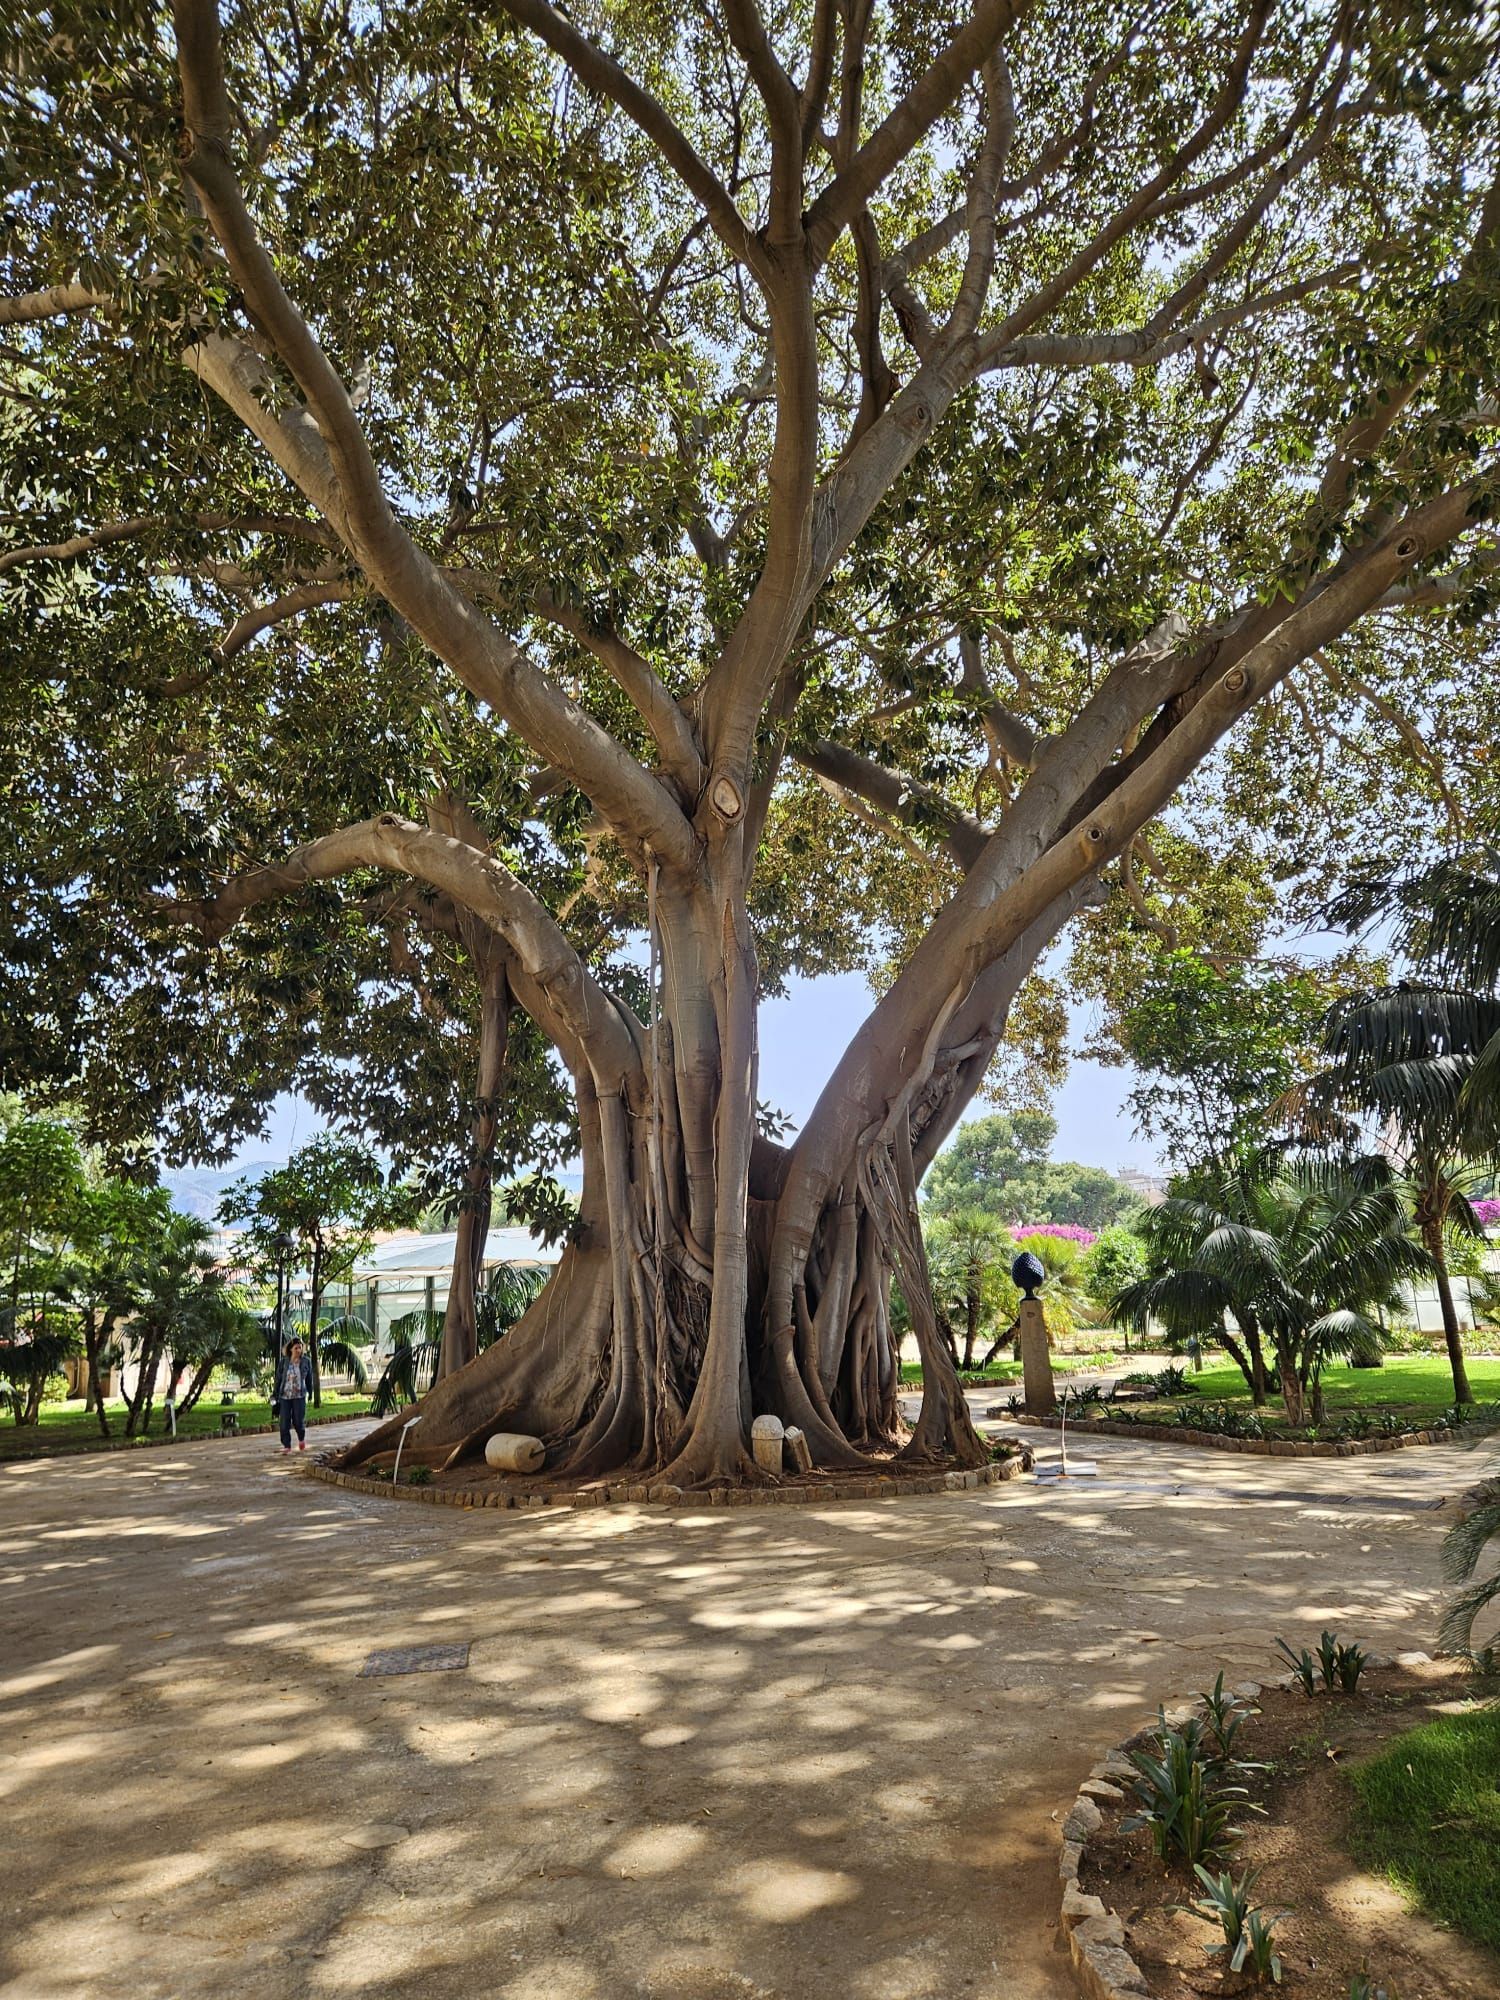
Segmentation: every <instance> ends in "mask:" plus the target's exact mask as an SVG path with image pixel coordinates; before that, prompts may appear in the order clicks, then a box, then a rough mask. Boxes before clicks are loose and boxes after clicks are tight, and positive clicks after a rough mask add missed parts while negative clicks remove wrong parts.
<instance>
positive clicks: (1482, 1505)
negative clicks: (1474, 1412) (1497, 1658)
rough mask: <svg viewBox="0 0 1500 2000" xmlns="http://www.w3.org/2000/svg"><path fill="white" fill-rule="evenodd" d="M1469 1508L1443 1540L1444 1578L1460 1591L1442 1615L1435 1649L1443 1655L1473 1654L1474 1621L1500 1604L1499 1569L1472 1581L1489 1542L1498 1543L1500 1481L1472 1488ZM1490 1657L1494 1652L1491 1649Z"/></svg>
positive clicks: (1488, 1482)
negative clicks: (1459, 1584)
mask: <svg viewBox="0 0 1500 2000" xmlns="http://www.w3.org/2000/svg"><path fill="white" fill-rule="evenodd" d="M1471 1500H1472V1503H1473V1504H1472V1505H1471V1507H1470V1510H1469V1512H1468V1513H1467V1514H1466V1515H1465V1516H1464V1518H1463V1519H1462V1520H1461V1521H1457V1522H1455V1523H1454V1525H1453V1526H1452V1527H1451V1528H1450V1529H1449V1530H1448V1533H1447V1535H1446V1536H1445V1537H1444V1539H1443V1574H1444V1575H1445V1576H1446V1577H1447V1579H1448V1581H1449V1582H1450V1583H1462V1584H1465V1585H1467V1588H1466V1589H1464V1590H1461V1591H1460V1592H1459V1593H1458V1595H1457V1596H1456V1597H1455V1598H1453V1600H1452V1601H1451V1602H1450V1603H1449V1605H1448V1608H1447V1609H1446V1611H1445V1612H1444V1613H1443V1622H1442V1625H1441V1626H1440V1627H1439V1629H1438V1645H1439V1647H1440V1648H1441V1650H1442V1651H1443V1652H1445V1653H1467V1654H1469V1655H1471V1656H1472V1655H1473V1652H1474V1621H1475V1619H1476V1618H1477V1617H1478V1616H1479V1614H1480V1612H1481V1611H1483V1610H1484V1609H1485V1608H1486V1606H1488V1605H1491V1604H1495V1603H1497V1602H1500V1569H1497V1570H1496V1571H1495V1572H1494V1574H1493V1575H1492V1576H1487V1577H1481V1578H1480V1580H1479V1581H1478V1582H1477V1583H1475V1582H1473V1581H1472V1578H1473V1575H1474V1572H1475V1570H1476V1569H1477V1568H1478V1567H1479V1558H1480V1557H1481V1556H1482V1555H1483V1553H1484V1551H1485V1548H1486V1547H1487V1545H1488V1544H1489V1543H1490V1542H1491V1541H1495V1540H1500V1479H1486V1480H1484V1481H1482V1482H1481V1484H1480V1485H1478V1486H1477V1487H1475V1488H1474V1491H1473V1494H1472V1495H1471ZM1491 1657H1493V1648H1491Z"/></svg>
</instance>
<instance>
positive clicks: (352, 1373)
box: [270, 1313, 371, 1389]
mask: <svg viewBox="0 0 1500 2000" xmlns="http://www.w3.org/2000/svg"><path fill="white" fill-rule="evenodd" d="M370 1338H371V1335H370V1329H369V1328H368V1327H367V1326H366V1325H365V1323H364V1321H363V1320H362V1319H360V1318H358V1317H357V1316H355V1315H354V1314H352V1313H336V1314H334V1315H333V1316H332V1317H331V1318H329V1319H320V1320H319V1321H318V1349H317V1359H318V1375H319V1378H320V1379H321V1378H322V1377H323V1376H324V1375H347V1376H348V1377H349V1379H350V1381H351V1382H353V1384H354V1386H355V1388H356V1389H363V1388H364V1386H365V1383H366V1382H367V1381H368V1379H369V1371H368V1370H367V1369H366V1367H365V1362H364V1356H363V1355H362V1354H361V1353H360V1351H359V1349H360V1347H363V1346H367V1345H368V1344H369V1341H370ZM275 1340H276V1334H275V1329H274V1327H273V1328H272V1329H271V1331H270V1341H271V1345H272V1347H273V1349H274V1346H275ZM294 1340H300V1341H301V1342H302V1343H303V1344H304V1346H306V1347H307V1349H308V1352H309V1353H311V1352H312V1343H311V1341H310V1340H309V1337H308V1327H307V1318H306V1315H305V1314H304V1315H299V1317H298V1318H296V1319H294V1320H293V1321H292V1323H291V1325H290V1327H289V1328H288V1329H287V1343H288V1345H290V1344H291V1342H292V1341H294Z"/></svg>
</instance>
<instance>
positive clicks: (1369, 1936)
mask: <svg viewBox="0 0 1500 2000" xmlns="http://www.w3.org/2000/svg"><path fill="white" fill-rule="evenodd" d="M1472 1691H1473V1683H1472V1681H1470V1680H1469V1678H1468V1677H1467V1676H1466V1675H1465V1674H1464V1673H1463V1672H1462V1671H1461V1670H1460V1669H1458V1668H1457V1667H1454V1666H1451V1665H1446V1664H1441V1663H1434V1664H1432V1665H1429V1666H1423V1667H1414V1668H1395V1667H1392V1668H1384V1669H1380V1670H1375V1671H1367V1672H1366V1673H1365V1674H1364V1676H1363V1677H1362V1679H1361V1682H1360V1689H1359V1693H1358V1694H1357V1695H1354V1696H1345V1695H1332V1694H1326V1693H1319V1694H1318V1695H1316V1696H1314V1697H1313V1698H1312V1700H1308V1698H1307V1697H1306V1696H1305V1695H1303V1694H1302V1692H1301V1691H1300V1689H1298V1690H1295V1691H1286V1690H1281V1689H1275V1688H1266V1689H1265V1690H1264V1692H1263V1693H1262V1695H1261V1697H1260V1699H1259V1701H1258V1703H1257V1704H1256V1705H1257V1707H1258V1708H1259V1710H1260V1713H1259V1715H1257V1716H1255V1717H1254V1718H1252V1720H1251V1721H1249V1722H1248V1723H1246V1725H1245V1727H1244V1729H1243V1730H1242V1732H1241V1734H1240V1737H1239V1740H1238V1743H1237V1744H1236V1749H1237V1750H1238V1751H1240V1753H1241V1754H1242V1755H1244V1756H1245V1757H1247V1758H1250V1759H1253V1760H1255V1761H1256V1762H1258V1763H1264V1764H1265V1765H1267V1766H1268V1767H1269V1768H1267V1769H1265V1770H1260V1771H1253V1772H1251V1773H1250V1774H1249V1775H1248V1777H1247V1778H1246V1780H1245V1783H1246V1787H1247V1790H1248V1792H1249V1795H1250V1799H1251V1800H1252V1801H1254V1802H1255V1803H1256V1804H1258V1805H1261V1806H1263V1807H1264V1808H1265V1814H1264V1817H1262V1816H1261V1815H1260V1814H1255V1813H1246V1814H1244V1815H1243V1816H1242V1819H1241V1824H1242V1825H1243V1826H1244V1829H1245V1833H1244V1838H1243V1840H1242V1841H1241V1842H1240V1844H1239V1846H1238V1848H1237V1849H1236V1851H1235V1855H1234V1859H1233V1862H1232V1863H1231V1872H1232V1873H1233V1874H1234V1875H1235V1876H1236V1877H1238V1875H1239V1873H1240V1871H1241V1870H1242V1869H1243V1868H1245V1867H1247V1866H1250V1867H1255V1868H1258V1869H1259V1870H1260V1871H1261V1873H1260V1879H1259V1881H1258V1882H1257V1883H1256V1886H1255V1892H1254V1900H1255V1902H1256V1903H1257V1904H1258V1905H1259V1907H1260V1908H1262V1909H1265V1910H1278V1911H1285V1912H1286V1914H1285V1915H1283V1916H1282V1917H1281V1918H1280V1920H1279V1921H1278V1923H1277V1925H1276V1931H1275V1938H1276V1945H1277V1950H1278V1953H1279V1956H1280V1958H1281V1962H1282V1988H1281V1990H1282V1991H1284V1992H1286V1993H1288V1994H1291V1995H1294V1996H1296V2000H1347V1995H1348V1992H1349V1983H1350V1981H1351V1979H1352V1978H1353V1977H1354V1976H1355V1974H1356V1973H1359V1972H1366V1971H1367V1972H1368V1973H1369V1974H1370V1976H1371V1977H1372V1979H1373V1980H1374V1981H1375V1983H1376V1985H1377V1986H1384V1987H1385V1988H1387V1990H1388V1991H1389V1992H1390V1993H1391V1995H1392V1996H1395V1995H1396V1994H1399V1995H1400V1996H1401V2000H1495V1996H1496V1995H1500V1957H1497V1956H1496V1955H1495V1954H1493V1953H1491V1952H1489V1951H1486V1950H1484V1949H1483V1948H1482V1947H1481V1946H1479V1945H1475V1944H1471V1943H1469V1942H1467V1941H1466V1940H1465V1939H1463V1938H1460V1937H1457V1936H1456V1935H1455V1934H1454V1933H1453V1932H1452V1931H1449V1930H1445V1929H1443V1928H1441V1927H1440V1926H1439V1925H1437V1924H1435V1923H1433V1922H1432V1921H1430V1920H1429V1919H1428V1918H1427V1917H1425V1916H1423V1915H1422V1914H1421V1913H1420V1912H1419V1911H1417V1910H1415V1909H1413V1908H1412V1907H1411V1906H1410V1905H1409V1903H1408V1902H1407V1900H1406V1898H1405V1897H1404V1896H1403V1895H1402V1894H1401V1892H1400V1891H1399V1890H1397V1889H1396V1888H1395V1887H1393V1886H1392V1884H1391V1883H1390V1882H1389V1881H1387V1880H1386V1879H1385V1877H1384V1876H1382V1875H1379V1874H1375V1873H1372V1872H1369V1871H1367V1870H1366V1869H1365V1868H1363V1867H1362V1866H1361V1865H1360V1864H1359V1863H1358V1862H1357V1861H1356V1860H1355V1859H1354V1858H1353V1853H1354V1847H1355V1843H1354V1840H1353V1837H1352V1821H1353V1819H1354V1815H1355V1810H1356V1802H1355V1799H1354V1793H1353V1787H1352V1786H1351V1785H1350V1783H1349V1780H1348V1776H1347V1773H1348V1770H1349V1769H1350V1767H1351V1766H1353V1765H1356V1764H1358V1763H1359V1762H1361V1761H1362V1760H1363V1759H1365V1758H1367V1757H1371V1756H1373V1755H1375V1753H1376V1752H1378V1751H1379V1750H1381V1749H1383V1748H1384V1747H1385V1746H1386V1745H1387V1744H1388V1743H1389V1742H1391V1740H1392V1739H1393V1738H1394V1737H1397V1736H1399V1735H1401V1734H1402V1733H1403V1732H1404V1731H1406V1730H1409V1729H1414V1728H1416V1727H1417V1726H1418V1725H1419V1724H1421V1723H1423V1722H1426V1721H1428V1720H1429V1719H1430V1718H1431V1717H1432V1716H1433V1715H1435V1714H1438V1713H1441V1712H1444V1711H1451V1710H1452V1709H1453V1707H1454V1706H1455V1705H1457V1704H1466V1703H1467V1702H1468V1701H1469V1700H1470V1699H1471V1698H1472ZM1131 1810H1132V1805H1131V1803H1130V1802H1129V1801H1128V1800H1127V1801H1126V1802H1125V1803H1124V1804H1121V1805H1115V1804H1113V1803H1112V1802H1111V1803H1109V1804H1108V1805H1107V1806H1105V1823H1104V1826H1103V1827H1102V1828H1101V1829H1100V1831H1099V1832H1098V1833H1096V1834H1091V1835H1090V1837H1089V1841H1088V1845H1087V1847H1086V1849H1085V1861H1084V1867H1083V1872H1082V1874H1081V1876H1080V1887H1081V1888H1083V1889H1086V1890H1088V1891H1089V1892H1091V1893H1092V1894H1094V1895H1096V1896H1102V1897H1103V1899H1104V1902H1105V1904H1106V1906H1107V1907H1109V1908H1111V1909H1114V1910H1117V1911H1118V1912H1119V1914H1120V1916H1121V1918H1122V1919H1123V1921H1124V1924H1125V1945H1126V1949H1127V1950H1128V1951H1129V1952H1130V1954H1131V1956H1132V1957H1133V1958H1134V1959H1135V1960H1136V1962H1137V1964H1138V1965H1139V1966H1140V1967H1141V1970H1142V1971H1143V1972H1144V1974H1145V1975H1146V1978H1147V1980H1148V1982H1149V1984H1150V1990H1151V1992H1152V1994H1153V1995H1154V1996H1157V2000H1200V1996H1203V1995H1219V1994H1223V1995H1226V1996H1227V1995H1239V1994H1246V1993H1252V1992H1259V1991H1271V1990H1274V1989H1271V1988H1257V1987H1253V1986H1251V1985H1249V1984H1248V1983H1247V1982H1246V1981H1245V1980H1243V1979H1242V1978H1239V1977H1237V1976H1235V1975H1233V1974H1230V1973H1228V1972H1227V1971H1226V1970H1225V1969H1223V1954H1222V1953H1221V1954H1220V1955H1219V1956H1218V1957H1217V1958H1212V1959H1211V1958H1209V1957H1207V1955H1206V1948H1207V1947H1208V1946H1209V1945H1211V1944H1213V1943H1215V1942H1216V1941H1217V1938H1218V1932H1217V1930H1216V1928H1215V1927H1214V1926H1212V1925H1210V1924H1208V1923H1205V1922H1204V1921H1202V1920H1201V1919H1200V1918H1198V1917H1195V1916H1191V1915H1186V1914H1183V1913H1181V1912H1180V1911H1177V1910H1174V1908H1173V1905H1176V1904H1181V1903H1186V1902H1187V1901H1189V1900H1190V1899H1191V1896H1192V1895H1194V1894H1196V1893H1197V1886H1196V1884H1195V1885H1194V1886H1193V1887H1192V1888H1191V1889H1190V1887H1189V1884H1188V1881H1187V1877H1186V1874H1185V1873H1184V1872H1181V1871H1179V1870H1177V1869H1173V1870H1172V1871H1171V1872H1170V1873H1167V1872H1164V1871H1163V1869H1162V1867H1161V1864H1160V1863H1159V1862H1158V1861H1157V1860H1156V1858H1155V1856H1154V1854H1153V1853H1152V1850H1151V1839H1150V1834H1149V1833H1148V1832H1147V1831H1146V1830H1145V1829H1139V1830H1137V1831H1135V1832H1132V1833H1125V1832H1123V1831H1121V1822H1122V1821H1123V1820H1124V1819H1125V1818H1128V1817H1129V1814H1130V1812H1131Z"/></svg>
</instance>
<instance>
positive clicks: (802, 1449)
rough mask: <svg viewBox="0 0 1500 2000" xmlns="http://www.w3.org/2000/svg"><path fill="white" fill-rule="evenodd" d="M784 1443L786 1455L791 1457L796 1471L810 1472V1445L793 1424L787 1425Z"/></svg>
mask: <svg viewBox="0 0 1500 2000" xmlns="http://www.w3.org/2000/svg"><path fill="white" fill-rule="evenodd" d="M785 1443H786V1449H787V1456H788V1457H789V1458H790V1459H791V1461H792V1464H793V1465H794V1466H795V1468H796V1469H797V1471H798V1472H811V1471H812V1446H811V1445H810V1444H809V1443H808V1442H807V1439H806V1437H805V1436H804V1435H803V1433H802V1432H801V1431H799V1430H798V1428H797V1426H796V1425H795V1424H788V1425H787V1427H786V1438H785Z"/></svg>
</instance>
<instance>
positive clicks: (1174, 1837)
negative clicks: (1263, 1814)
mask: <svg viewBox="0 0 1500 2000" xmlns="http://www.w3.org/2000/svg"><path fill="white" fill-rule="evenodd" d="M1129 1755H1130V1761H1131V1763H1132V1764H1133V1765H1134V1766H1135V1768H1136V1770H1137V1772H1138V1773H1139V1776H1138V1777H1137V1778H1136V1779H1135V1780H1134V1782H1133V1784H1132V1786H1131V1790H1132V1793H1133V1795H1134V1797H1135V1801H1136V1803H1137V1805H1138V1806H1139V1807H1140V1811H1139V1812H1136V1813H1132V1814H1131V1815H1130V1817H1129V1818H1128V1819H1126V1820H1124V1821H1122V1822H1121V1824H1122V1826H1123V1827H1124V1830H1125V1831H1126V1832H1127V1833H1129V1832H1132V1831H1134V1830H1135V1829H1136V1828H1138V1827H1149V1828H1150V1831H1151V1845H1152V1848H1153V1850H1154V1852H1155V1854H1156V1857H1157V1859H1158V1860H1159V1861H1161V1862H1162V1863H1164V1864H1168V1865H1169V1864H1170V1863H1171V1862H1173V1861H1185V1862H1186V1863H1187V1864H1188V1866H1189V1867H1196V1866H1197V1864H1198V1863H1199V1862H1200V1861H1213V1860H1217V1859H1219V1858H1220V1857H1222V1856H1223V1855H1224V1854H1225V1853H1226V1852H1227V1850H1228V1849H1229V1848H1230V1847H1231V1846H1233V1844H1234V1843H1235V1841H1237V1840H1238V1839H1239V1837H1240V1830H1239V1828H1238V1827H1236V1826H1232V1825H1231V1824H1230V1821H1231V1819H1232V1817H1233V1815H1234V1813H1235V1812H1236V1811H1237V1810H1239V1809H1241V1807H1243V1806H1244V1804H1245V1800H1246V1793H1245V1788H1244V1786H1243V1785H1231V1784H1225V1783H1223V1782H1222V1774H1223V1773H1224V1772H1226V1771H1229V1770H1233V1769H1237V1768H1238V1766H1237V1765H1235V1764H1233V1763H1229V1762H1225V1761H1224V1760H1223V1759H1222V1758H1221V1757H1220V1756H1219V1755H1218V1753H1217V1751H1216V1750H1210V1748H1209V1746H1208V1743H1207V1742H1206V1740H1205V1735H1204V1731H1203V1727H1202V1725H1201V1723H1198V1722H1196V1721H1194V1722H1190V1723H1187V1724H1185V1725H1184V1726H1183V1727H1182V1728H1179V1729H1169V1728H1168V1727H1167V1725H1166V1721H1165V1718H1163V1721H1162V1725H1161V1728H1160V1729H1159V1730H1158V1732H1157V1739H1156V1751H1155V1754H1153V1753H1152V1752H1151V1751H1150V1750H1132V1751H1131V1752H1130V1753H1129ZM1248 1809H1249V1810H1250V1811H1252V1812H1254V1811H1258V1810H1259V1808H1258V1807H1255V1806H1251V1807H1249V1808H1248Z"/></svg>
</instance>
